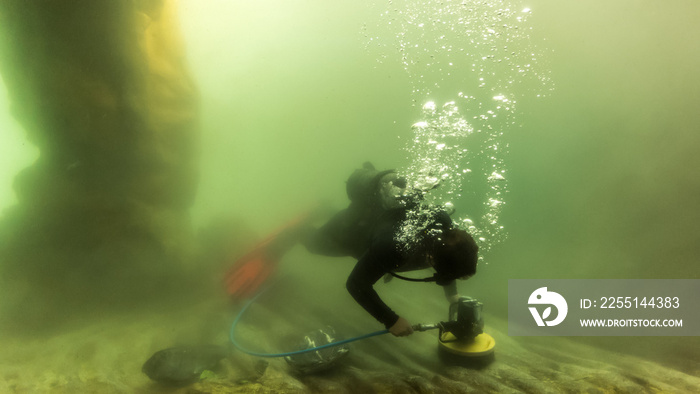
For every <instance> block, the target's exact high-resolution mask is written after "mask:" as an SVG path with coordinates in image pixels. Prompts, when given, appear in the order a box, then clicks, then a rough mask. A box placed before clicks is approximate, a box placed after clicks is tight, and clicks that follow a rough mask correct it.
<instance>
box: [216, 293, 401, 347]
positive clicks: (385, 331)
mask: <svg viewBox="0 0 700 394" xmlns="http://www.w3.org/2000/svg"><path fill="white" fill-rule="evenodd" d="M264 292H265V290H263V291H261V292H259V293H258V294H256V295H255V297H253V298H251V299H250V300H249V301H248V302H247V303H246V304H245V305H244V306H243V309H241V311H240V312H238V316H236V319H235V320H234V321H233V324H232V325H231V330H230V331H229V339H230V340H231V343H233V346H235V347H236V348H237V349H238V350H240V351H242V352H243V353H246V354H250V355H251V356H256V357H287V356H292V355H295V354H303V353H309V352H315V351H317V350H321V349H326V348H329V347H335V346H340V345H344V344H346V343H350V342H355V341H359V340H362V339H367V338H370V337H374V336H377V335H382V334H386V333H388V332H389V330H380V331H375V332H370V333H368V334H364V335H360V336H358V337H354V338H349V339H344V340H342V341H336V342H331V343H327V344H325V345H321V346H316V347H312V348H310V349H303V350H297V351H294V352H286V353H258V352H254V351H251V350H248V349H246V348H244V347H242V346H241V345H240V344H239V343H238V342H237V341H236V336H235V335H234V331H235V330H236V325H238V321H239V320H241V317H242V316H243V314H244V313H245V311H246V310H247V309H248V307H250V306H251V305H252V304H253V302H255V300H256V299H257V298H258V297H259V296H260V295H261V294H262V293H264Z"/></svg>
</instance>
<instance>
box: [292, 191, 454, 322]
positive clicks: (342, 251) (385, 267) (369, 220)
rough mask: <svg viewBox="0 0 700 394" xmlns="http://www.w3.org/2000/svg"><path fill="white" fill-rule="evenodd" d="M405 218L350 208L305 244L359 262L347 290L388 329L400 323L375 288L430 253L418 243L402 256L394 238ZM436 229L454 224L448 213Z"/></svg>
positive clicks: (402, 212)
mask: <svg viewBox="0 0 700 394" xmlns="http://www.w3.org/2000/svg"><path fill="white" fill-rule="evenodd" d="M405 218H406V209H404V208H397V209H392V210H383V209H373V208H371V207H367V206H364V207H362V206H357V205H351V206H350V207H349V208H348V209H346V210H343V211H341V212H339V213H338V214H336V215H335V216H334V217H333V218H332V219H331V220H330V221H328V222H327V223H326V224H325V225H324V226H322V227H321V228H319V229H318V230H316V231H315V232H314V233H313V234H311V235H310V238H307V242H304V244H305V245H306V247H307V248H308V249H309V251H311V252H313V253H317V254H323V255H327V256H353V257H355V258H357V259H358V262H357V264H356V265H355V268H354V269H353V270H352V273H351V274H350V276H349V277H348V280H347V282H346V287H347V289H348V291H349V292H350V294H351V295H352V297H353V298H354V299H355V300H356V301H357V303H359V304H360V305H361V306H362V307H363V308H364V309H365V310H366V311H367V312H369V313H370V314H371V315H372V316H373V317H374V318H376V319H377V320H378V321H379V322H381V323H382V324H384V325H385V326H386V327H387V328H389V327H391V326H393V325H394V323H396V321H397V320H398V319H399V316H398V315H397V314H396V313H395V312H394V311H393V310H391V308H389V306H387V305H386V304H385V303H384V302H383V301H382V300H381V298H380V297H379V295H378V294H377V292H376V291H375V290H374V288H373V285H374V284H375V283H376V282H377V280H379V279H380V278H381V277H382V276H384V275H385V274H387V273H389V272H391V271H394V270H402V267H404V266H405V265H407V262H409V261H410V260H411V259H413V258H416V257H418V258H420V256H421V255H423V256H424V255H425V254H426V253H427V250H426V248H424V247H421V244H425V242H418V247H417V248H415V249H414V250H412V251H411V253H410V256H409V255H408V253H406V252H402V251H401V248H399V244H398V242H397V241H396V240H395V234H396V232H397V231H398V227H399V226H400V225H401V223H402V222H403V220H404V219H405ZM434 223H435V225H436V226H439V227H440V226H442V227H444V228H446V227H447V226H450V225H451V223H452V221H451V219H450V217H449V215H447V213H445V212H442V211H440V212H438V213H436V215H435V218H434Z"/></svg>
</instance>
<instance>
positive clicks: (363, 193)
mask: <svg viewBox="0 0 700 394" xmlns="http://www.w3.org/2000/svg"><path fill="white" fill-rule="evenodd" d="M427 192H428V191H427V190H409V189H407V182H406V180H405V179H404V178H401V177H399V176H398V174H396V172H395V171H394V170H386V171H377V170H376V169H375V167H374V166H373V165H372V164H371V163H369V162H366V163H364V165H363V167H362V168H361V169H358V170H355V172H353V173H352V175H351V176H350V177H349V179H348V181H347V194H348V197H349V199H350V205H349V206H348V207H347V208H346V209H344V210H341V211H340V212H338V213H336V214H335V215H334V216H333V217H331V219H330V220H329V221H327V222H326V223H325V224H323V225H322V226H321V227H319V228H315V227H313V226H312V225H311V224H310V222H311V219H310V217H311V216H313V215H312V214H309V215H304V216H302V217H300V218H298V219H297V220H295V221H294V222H292V223H291V224H289V225H287V226H286V227H285V228H283V229H282V230H280V231H278V232H277V233H276V234H273V235H271V236H270V237H268V238H267V239H266V240H265V241H263V242H262V243H261V244H259V245H258V247H256V248H255V249H253V251H251V252H249V253H248V254H246V255H245V256H243V257H241V258H239V259H238V260H237V261H236V263H235V264H234V266H233V267H232V269H231V270H230V271H229V273H228V275H227V279H226V282H227V289H228V292H229V293H230V294H231V295H233V296H234V297H241V296H246V295H249V294H250V293H251V292H252V291H255V289H257V287H258V286H259V285H260V284H261V283H262V281H263V280H264V279H265V278H266V277H267V276H268V275H269V273H270V272H271V271H272V270H273V269H274V266H275V265H276V262H277V261H278V260H279V259H280V258H281V256H282V255H284V253H286V251H287V250H289V249H290V248H291V247H292V246H294V244H296V243H301V244H302V245H304V246H305V247H306V249H307V250H308V251H309V252H311V253H314V254H319V255H324V256H336V257H342V256H351V257H354V258H356V259H357V264H356V265H355V267H354V269H353V270H352V272H351V273H350V276H349V277H348V279H347V282H346V288H347V290H348V292H349V293H350V295H352V297H353V298H354V299H355V301H356V302H357V303H358V304H360V305H361V306H362V307H363V308H364V309H365V310H366V311H367V312H368V313H369V314H371V315H372V316H373V317H374V318H375V319H377V320H378V321H379V322H380V323H382V324H384V326H385V327H386V328H387V329H388V330H389V332H390V333H391V334H393V335H394V336H407V335H410V334H412V333H413V328H412V326H411V324H410V323H409V322H408V320H406V319H405V318H403V317H401V316H399V315H398V314H397V313H396V312H394V311H393V310H392V309H391V308H390V307H389V306H388V305H386V304H385V303H384V302H383V301H382V299H381V298H380V297H379V295H378V294H377V292H376V291H375V290H374V287H373V286H374V284H375V283H376V282H377V281H378V280H379V279H380V278H382V277H384V276H386V275H392V276H395V277H398V278H400V279H406V280H413V281H424V282H433V281H434V282H435V283H436V284H438V285H440V286H443V288H444V292H445V296H446V298H447V299H448V301H450V302H456V301H457V300H458V299H459V295H458V293H457V285H456V280H457V279H467V278H469V277H471V276H472V275H474V273H476V264H477V259H478V255H477V252H478V246H477V245H476V242H475V241H474V239H473V238H472V237H471V236H470V235H469V234H468V233H467V232H466V231H464V230H462V229H460V228H458V227H457V225H455V224H454V223H453V222H452V220H451V218H450V216H449V214H448V213H447V212H446V211H445V209H444V208H443V207H439V206H434V205H429V204H425V203H424V202H423V196H424V194H425V193H427ZM406 234H408V236H407V237H402V236H403V235H406ZM404 238H405V239H404ZM430 267H432V268H434V269H435V271H436V273H435V275H434V276H433V277H431V278H425V279H410V278H404V277H402V276H400V275H398V274H396V272H405V271H413V270H420V269H425V268H430Z"/></svg>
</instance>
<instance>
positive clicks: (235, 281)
mask: <svg viewBox="0 0 700 394" xmlns="http://www.w3.org/2000/svg"><path fill="white" fill-rule="evenodd" d="M311 212H312V211H308V212H305V213H304V214H302V215H299V216H297V217H296V218H294V219H293V220H291V221H289V222H288V223H286V224H285V225H284V226H282V227H280V228H278V229H277V230H275V231H274V232H273V233H272V234H270V235H268V236H267V237H266V238H265V239H264V240H263V241H261V242H260V243H258V244H257V245H255V246H254V247H253V249H252V250H251V251H250V252H248V253H246V254H244V255H243V256H241V257H240V258H238V259H237V260H236V261H235V262H234V263H233V265H232V266H231V268H230V269H229V270H228V272H226V276H225V278H224V285H225V287H226V292H227V293H228V294H229V295H231V296H232V297H234V298H249V297H251V296H252V295H254V294H255V293H256V292H257V290H258V289H259V288H260V286H261V285H262V284H263V283H265V281H266V280H267V279H268V278H269V277H270V276H272V275H273V274H274V273H275V271H276V270H277V264H278V263H279V260H280V258H281V257H282V256H283V255H284V253H285V252H286V251H287V250H288V249H289V248H291V247H292V246H294V244H296V242H291V243H288V244H287V245H284V244H282V245H280V244H281V243H284V242H280V236H281V235H282V234H283V233H285V232H288V231H292V230H293V229H294V228H295V227H298V226H300V225H302V224H304V223H305V222H307V221H308V220H309V218H310V216H311Z"/></svg>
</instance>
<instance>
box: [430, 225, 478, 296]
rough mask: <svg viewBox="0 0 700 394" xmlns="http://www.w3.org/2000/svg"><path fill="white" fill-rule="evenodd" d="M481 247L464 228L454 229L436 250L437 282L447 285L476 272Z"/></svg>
mask: <svg viewBox="0 0 700 394" xmlns="http://www.w3.org/2000/svg"><path fill="white" fill-rule="evenodd" d="M478 251H479V247H478V246H477V245H476V242H474V239H473V238H472V237H471V235H469V233H467V232H466V231H464V230H461V229H453V230H452V231H451V234H450V235H449V236H448V239H446V240H445V243H444V244H443V245H441V246H440V247H438V248H437V250H436V252H435V255H434V257H435V271H437V272H436V274H435V283H437V284H439V285H443V286H444V285H446V284H448V283H450V282H452V281H453V280H455V279H459V278H462V277H465V276H472V275H474V274H475V273H476V263H477V261H478V254H477V253H478Z"/></svg>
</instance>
